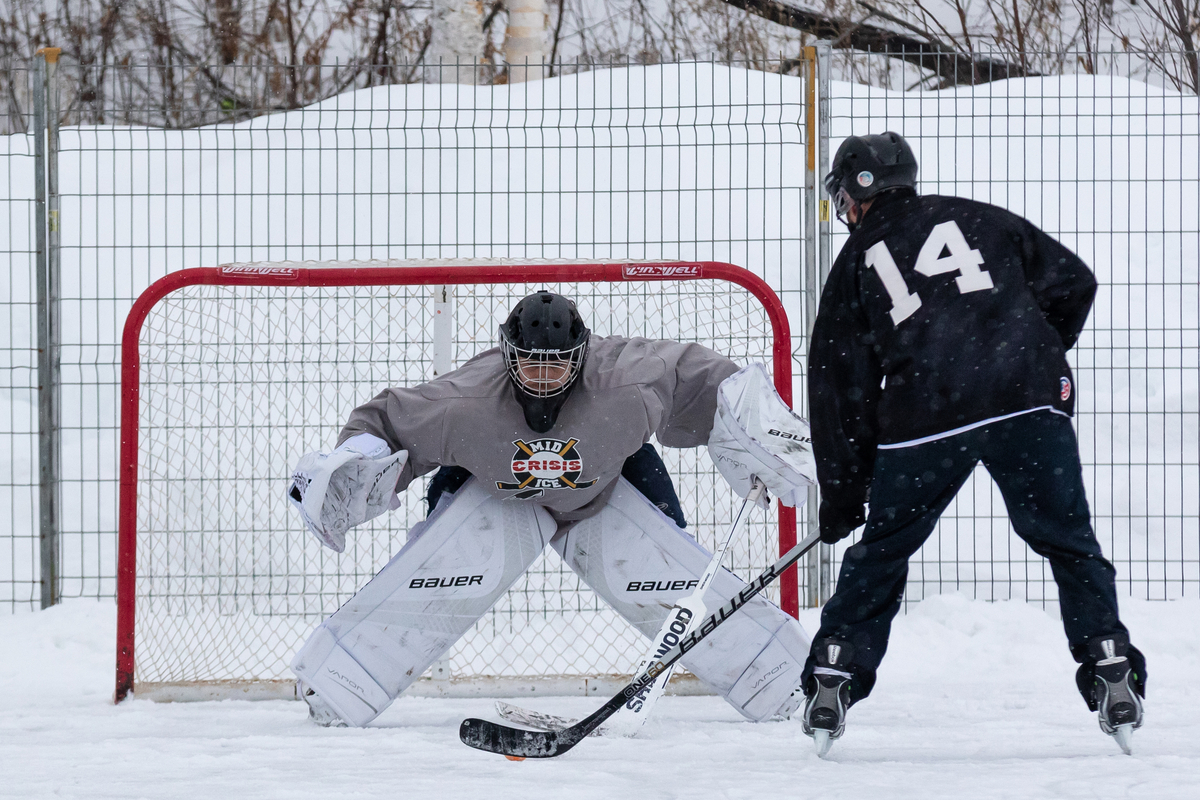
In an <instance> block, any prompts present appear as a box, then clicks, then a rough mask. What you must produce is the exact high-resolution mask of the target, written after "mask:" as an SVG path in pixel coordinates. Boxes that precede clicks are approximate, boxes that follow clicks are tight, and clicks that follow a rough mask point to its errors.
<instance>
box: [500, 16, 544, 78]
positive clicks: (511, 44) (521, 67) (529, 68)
mask: <svg viewBox="0 0 1200 800" xmlns="http://www.w3.org/2000/svg"><path fill="white" fill-rule="evenodd" d="M504 60H505V61H506V62H508V82H509V83H524V82H525V81H534V80H540V79H541V77H542V64H543V63H544V62H545V61H546V2H545V0H508V27H507V28H506V29H505V32H504Z"/></svg>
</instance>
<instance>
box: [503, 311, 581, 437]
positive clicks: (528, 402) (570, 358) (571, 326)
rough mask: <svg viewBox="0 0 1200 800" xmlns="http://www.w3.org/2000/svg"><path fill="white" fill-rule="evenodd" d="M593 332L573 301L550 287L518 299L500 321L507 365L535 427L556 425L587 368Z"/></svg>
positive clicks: (543, 428)
mask: <svg viewBox="0 0 1200 800" xmlns="http://www.w3.org/2000/svg"><path fill="white" fill-rule="evenodd" d="M590 333H591V332H590V331H589V330H588V328H587V325H584V324H583V317H581V316H580V315H579V310H578V309H577V308H575V304H574V303H573V302H571V301H570V300H568V299H567V298H565V297H563V296H562V295H557V294H554V293H553V292H547V291H540V292H535V293H534V294H531V295H529V296H528V297H526V298H525V299H524V300H522V301H521V302H519V303H517V305H516V307H514V308H513V310H512V313H511V314H509V315H508V319H506V320H505V321H504V324H503V325H501V326H500V351H501V353H503V354H504V366H505V368H506V369H507V370H508V377H509V378H510V379H511V381H512V384H513V388H514V389H515V391H516V396H517V402H519V403H520V404H521V408H522V410H523V411H524V412H525V422H526V424H528V425H529V427H530V428H532V429H533V430H534V431H536V432H538V433H546V432H547V431H549V430H550V429H551V428H553V427H554V423H555V421H557V419H558V412H559V411H561V410H562V407H563V404H564V403H566V402H567V396H568V395H569V394H570V393H571V389H572V388H573V387H574V386H575V383H576V381H577V380H578V379H579V375H580V373H581V372H582V371H583V362H584V359H585V358H586V357H587V344H588V336H589V335H590Z"/></svg>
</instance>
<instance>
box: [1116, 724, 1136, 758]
mask: <svg viewBox="0 0 1200 800" xmlns="http://www.w3.org/2000/svg"><path fill="white" fill-rule="evenodd" d="M1112 736H1113V738H1114V739H1116V740H1117V744H1118V745H1119V746H1120V748H1121V752H1122V753H1124V754H1125V755H1127V756H1131V755H1133V723H1132V722H1127V723H1125V724H1124V725H1118V726H1117V729H1116V730H1115V731H1113V735H1112Z"/></svg>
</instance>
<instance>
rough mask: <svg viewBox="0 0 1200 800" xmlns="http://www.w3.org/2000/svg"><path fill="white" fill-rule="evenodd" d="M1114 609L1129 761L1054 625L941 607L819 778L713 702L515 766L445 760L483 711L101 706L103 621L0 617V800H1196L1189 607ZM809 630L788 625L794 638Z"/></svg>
mask: <svg viewBox="0 0 1200 800" xmlns="http://www.w3.org/2000/svg"><path fill="white" fill-rule="evenodd" d="M1122 608H1123V616H1124V617H1125V620H1126V622H1127V624H1128V625H1129V626H1130V628H1131V629H1132V631H1133V636H1134V641H1135V642H1136V643H1137V644H1138V645H1139V646H1141V647H1142V649H1143V650H1145V652H1146V655H1147V658H1148V660H1149V666H1148V673H1149V700H1148V703H1147V722H1146V727H1144V728H1143V729H1142V730H1141V731H1139V732H1138V734H1137V736H1136V737H1135V740H1134V755H1133V756H1132V757H1126V756H1124V755H1122V754H1121V753H1120V751H1119V750H1118V748H1117V746H1116V744H1115V743H1114V742H1113V741H1111V740H1110V739H1109V738H1108V737H1106V736H1104V735H1103V734H1101V733H1100V731H1099V728H1098V727H1097V724H1096V720H1095V715H1094V714H1089V713H1088V711H1087V709H1086V707H1085V706H1084V704H1083V702H1082V700H1081V699H1080V698H1079V695H1078V694H1077V692H1076V690H1075V687H1074V678H1073V676H1074V663H1073V662H1072V661H1071V658H1070V656H1069V654H1068V653H1067V650H1066V647H1065V642H1064V640H1063V635H1062V631H1061V627H1060V623H1059V621H1058V620H1057V619H1056V618H1054V617H1053V616H1051V615H1050V614H1049V613H1047V612H1045V611H1043V610H1042V609H1041V608H1039V607H1036V606H1032V605H1025V604H1023V603H1019V602H1002V603H985V602H980V601H972V600H968V599H965V598H964V597H962V596H958V595H944V596H940V597H934V598H930V599H928V600H925V601H923V602H921V603H919V604H916V605H914V606H912V607H911V608H910V610H909V613H907V614H906V615H902V616H901V617H900V618H899V620H898V621H897V625H896V629H895V635H894V637H893V639H892V647H891V651H890V653H889V656H888V659H887V660H886V661H885V662H884V667H883V670H882V672H881V674H880V677H879V683H878V684H877V686H876V689H875V693H874V694H873V695H872V697H870V698H869V699H868V700H866V701H864V702H863V703H861V704H860V705H858V706H855V707H854V708H853V709H852V710H851V712H850V714H849V717H848V726H847V733H846V736H845V737H844V738H843V739H842V740H841V741H839V742H837V743H836V744H835V745H834V747H833V749H832V751H831V752H830V754H829V756H828V758H827V759H826V760H824V761H821V760H819V759H818V758H817V757H816V756H815V755H814V753H813V748H812V743H811V741H810V740H809V739H808V738H807V737H805V736H804V735H803V734H802V733H801V732H800V725H799V723H798V722H797V721H795V720H793V721H789V722H776V723H766V724H761V725H754V724H750V723H746V722H743V721H742V720H741V719H740V717H739V716H738V715H737V714H736V713H735V712H734V711H733V710H732V709H730V708H729V707H727V706H726V705H725V704H724V702H723V701H721V700H719V699H717V698H713V697H698V698H679V697H667V698H665V699H664V700H663V702H662V703H660V704H659V707H658V709H657V711H656V718H655V719H653V720H652V721H651V722H650V723H649V724H648V725H647V728H646V730H645V731H643V733H642V734H641V736H640V737H639V738H637V739H625V740H611V739H590V740H587V741H584V742H582V743H581V744H580V745H579V746H578V747H576V748H575V749H574V750H572V751H571V752H570V753H567V754H566V755H564V756H562V757H561V758H558V759H556V760H551V761H532V760H530V761H525V762H523V763H513V762H510V761H506V760H505V759H503V758H501V757H499V756H495V755H491V754H486V753H480V752H476V751H474V750H470V749H468V748H467V747H465V746H464V745H462V744H461V743H460V742H459V741H458V736H457V731H458V725H459V723H460V722H461V720H462V719H463V718H464V717H467V716H485V717H488V718H490V719H497V717H496V716H495V713H494V711H493V710H492V705H491V701H489V700H486V699H479V700H430V699H415V698H414V699H401V700H400V701H398V702H397V703H396V704H395V705H393V706H392V707H391V708H390V709H388V711H387V712H385V713H384V714H383V716H381V717H380V718H379V719H378V720H377V721H376V722H375V723H374V724H373V725H372V726H371V727H369V728H367V729H364V730H345V729H343V730H336V729H322V728H318V727H316V726H314V725H312V724H310V723H309V722H308V720H307V718H306V709H305V707H304V705H303V704H301V703H298V702H284V701H273V702H258V703H254V702H234V701H226V702H216V703H190V704H156V703H151V702H148V701H144V700H143V701H139V700H137V699H134V700H131V701H129V702H126V703H124V704H122V705H121V706H113V705H112V703H111V695H112V689H113V662H114V653H113V639H114V631H115V609H114V607H113V605H112V604H111V603H109V602H100V603H98V602H94V601H79V600H75V601H69V602H67V603H66V604H65V605H63V606H59V607H56V608H54V609H51V610H49V611H45V612H37V613H23V614H17V615H14V616H4V617H0V639H2V640H3V641H4V646H3V648H2V649H0V694H2V696H3V697H4V698H5V704H6V709H5V713H3V714H0V797H5V798H7V797H14V798H15V797H20V798H48V797H56V798H57V797H63V798H110V797H111V798H118V797H119V798H125V799H128V798H219V799H220V800H232V799H233V798H275V797H281V798H282V797H286V798H289V799H290V800H301V799H302V798H319V800H330V799H331V798H375V797H379V798H418V797H419V798H458V797H462V798H482V799H483V800H533V799H534V798H554V799H555V800H573V799H574V798H589V799H590V798H724V797H728V798H755V797H763V798H808V797H820V798H829V800H842V799H843V798H844V799H845V800H851V798H853V799H854V800H886V799H889V798H919V799H920V800H935V799H936V798H947V799H950V798H953V800H965V799H967V798H1008V797H1012V798H1022V800H1032V799H1033V798H1103V799H1104V800H1110V799H1112V798H1125V797H1130V798H1196V797H1200V688H1197V678H1196V675H1197V665H1198V664H1200V601H1197V600H1180V601H1172V602H1146V601H1137V600H1125V601H1124V602H1123V606H1122ZM816 619H817V618H816V612H813V611H806V612H804V613H803V614H802V621H803V622H804V623H805V626H806V627H807V628H808V629H809V630H810V631H812V630H814V629H815V623H816ZM520 702H522V703H524V704H526V705H529V706H531V707H537V708H538V709H541V710H546V711H551V712H556V713H560V714H568V715H573V716H582V715H584V714H586V713H589V712H590V711H592V710H593V709H595V708H596V707H597V706H598V705H599V701H598V700H597V699H595V698H561V697H558V698H550V697H547V698H541V699H539V700H537V701H526V700H522V701H520Z"/></svg>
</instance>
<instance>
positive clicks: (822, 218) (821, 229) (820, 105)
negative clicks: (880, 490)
mask: <svg viewBox="0 0 1200 800" xmlns="http://www.w3.org/2000/svg"><path fill="white" fill-rule="evenodd" d="M816 51H817V119H818V122H817V198H818V200H817V237H818V239H819V240H820V247H819V248H818V255H817V264H818V268H819V271H818V273H817V277H818V280H817V286H816V293H815V294H814V295H813V305H814V307H815V305H816V301H817V299H818V298H819V297H820V296H821V291H822V290H823V289H824V288H825V279H826V278H828V277H829V261H830V258H832V256H833V252H832V251H833V231H832V230H831V229H830V225H831V220H830V216H831V215H830V213H829V200H830V198H829V194H828V193H827V192H826V191H825V181H824V177H825V172H826V170H828V169H829V116H830V108H829V105H830V96H829V95H830V91H831V89H830V86H831V80H830V72H832V65H833V44H832V43H830V42H817V45H816ZM815 317H816V315H815V314H814V315H812V316H811V317H810V318H809V319H810V320H813V319H815ZM810 324H811V323H810ZM813 495H814V496H813V497H811V498H810V499H811V500H812V510H811V511H810V512H809V513H810V514H812V515H814V516H816V513H817V510H816V509H817V497H816V496H815V495H816V491H815V489H814V490H813ZM814 530H815V529H814ZM817 558H818V559H819V561H820V566H819V572H820V575H819V576H818V589H817V595H818V598H817V599H818V602H819V603H821V604H824V603H825V602H827V601H828V600H829V597H830V595H832V594H833V547H832V546H830V545H827V544H821V545H819V546H818V547H817Z"/></svg>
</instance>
